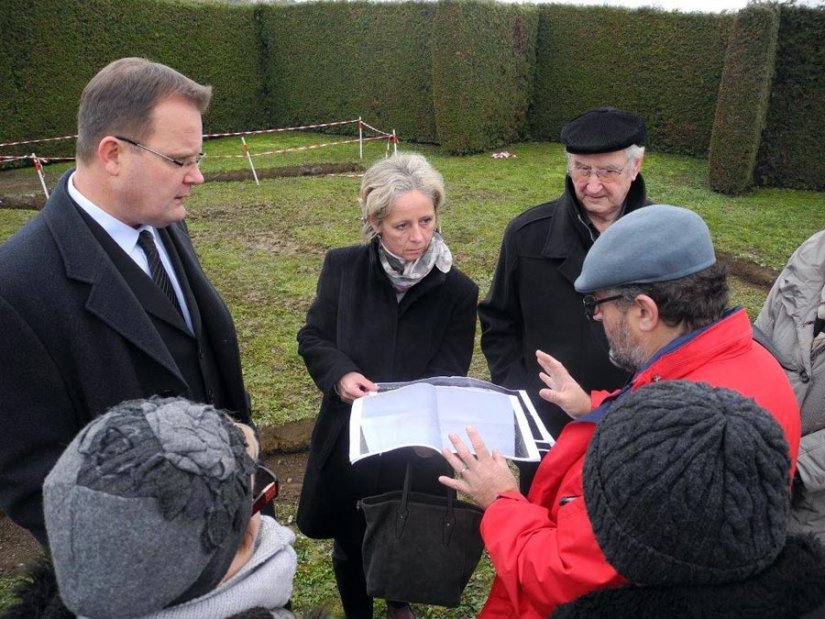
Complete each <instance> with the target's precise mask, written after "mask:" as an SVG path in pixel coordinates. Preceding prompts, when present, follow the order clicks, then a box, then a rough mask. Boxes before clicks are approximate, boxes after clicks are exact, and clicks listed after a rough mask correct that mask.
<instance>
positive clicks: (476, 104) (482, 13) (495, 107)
mask: <svg viewBox="0 0 825 619" xmlns="http://www.w3.org/2000/svg"><path fill="white" fill-rule="evenodd" d="M537 28H538V11H537V9H536V8H535V7H529V6H514V5H503V4H492V3H490V4H480V3H470V2H456V1H451V0H444V1H442V2H440V3H439V4H438V10H437V12H436V15H435V24H434V26H433V63H432V66H433V97H434V99H435V125H436V129H437V132H438V141H439V143H440V144H441V146H442V147H443V148H444V149H445V150H447V151H448V152H452V153H458V154H461V153H471V152H475V151H479V150H485V149H488V148H493V147H496V146H501V145H502V144H506V143H508V142H513V141H517V140H520V139H524V137H526V135H527V133H526V129H527V109H528V104H529V99H530V91H529V88H530V84H531V81H532V75H533V72H534V63H535V43H536V34H537Z"/></svg>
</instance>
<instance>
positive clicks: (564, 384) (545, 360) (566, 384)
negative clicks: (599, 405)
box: [536, 350, 590, 419]
mask: <svg viewBox="0 0 825 619" xmlns="http://www.w3.org/2000/svg"><path fill="white" fill-rule="evenodd" d="M536 360H537V361H538V362H539V365H540V366H541V367H542V369H543V370H544V371H543V372H539V378H540V379H541V382H543V383H544V384H545V385H547V388H546V389H542V390H541V391H539V395H540V396H541V397H542V398H543V399H545V400H547V401H548V402H552V403H553V404H556V405H558V406H560V407H561V408H562V410H563V411H564V412H565V413H567V414H568V415H570V416H571V417H572V418H573V419H576V418H577V417H581V416H582V415H586V414H587V413H589V412H590V396H589V395H587V393H586V392H585V390H584V389H582V388H581V386H580V385H579V383H577V382H576V381H575V380H573V377H572V376H570V373H569V372H568V371H567V368H566V367H564V365H562V363H561V362H560V361H558V360H557V359H555V358H554V357H551V356H550V355H548V354H547V353H546V352H542V351H540V350H537V351H536Z"/></svg>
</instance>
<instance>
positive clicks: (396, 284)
mask: <svg viewBox="0 0 825 619" xmlns="http://www.w3.org/2000/svg"><path fill="white" fill-rule="evenodd" d="M378 257H379V258H380V260H381V266H382V267H384V272H385V273H386V274H387V277H389V278H390V282H391V283H392V287H393V288H395V291H396V292H397V293H399V295H400V296H403V295H404V293H405V292H407V290H409V289H410V288H412V287H413V286H415V285H416V284H417V283H418V282H420V281H421V280H422V279H424V278H425V277H427V275H429V274H430V271H432V270H433V267H436V268H437V269H438V270H439V271H441V272H442V273H449V271H450V268H452V266H453V255H452V253H450V248H449V247H447V243H445V242H444V239H443V238H442V237H441V235H440V234H439V233H438V232H433V238H432V239H430V244H429V245H428V246H427V249H426V250H425V251H424V253H423V254H422V255H421V257H420V258H418V259H417V260H414V261H413V262H405V261H404V259H403V258H399V257H398V256H396V255H395V254H393V253H391V252H390V251H389V250H388V249H387V248H386V247H384V243H382V242H379V243H378Z"/></svg>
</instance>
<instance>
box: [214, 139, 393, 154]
mask: <svg viewBox="0 0 825 619" xmlns="http://www.w3.org/2000/svg"><path fill="white" fill-rule="evenodd" d="M386 139H387V138H386V137H384V136H375V137H372V138H364V139H363V141H364V142H372V141H374V140H386ZM358 141H359V140H358V139H357V138H356V139H354V140H341V141H339V142H326V143H324V144H310V145H309V146H293V147H292V148H281V149H278V150H268V151H265V152H262V153H245V154H243V155H209V159H246V157H247V155H249V156H251V157H263V156H264V155H280V154H281V153H295V152H298V151H302V150H315V149H318V148H326V147H327V146H338V145H339V144H355V143H356V142H358Z"/></svg>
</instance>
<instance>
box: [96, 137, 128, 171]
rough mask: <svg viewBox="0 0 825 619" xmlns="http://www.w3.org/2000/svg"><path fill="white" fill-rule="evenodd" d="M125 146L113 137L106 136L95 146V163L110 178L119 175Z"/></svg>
mask: <svg viewBox="0 0 825 619" xmlns="http://www.w3.org/2000/svg"><path fill="white" fill-rule="evenodd" d="M125 148H126V146H125V145H124V144H122V143H121V142H120V140H117V139H116V138H115V137H114V136H111V135H107V136H106V137H104V138H103V139H102V140H100V142H98V144H97V162H98V163H99V164H100V165H101V166H103V168H104V169H105V170H106V172H108V173H109V174H110V175H112V176H117V175H118V174H120V167H121V165H123V161H122V157H123V153H124V149H125Z"/></svg>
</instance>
